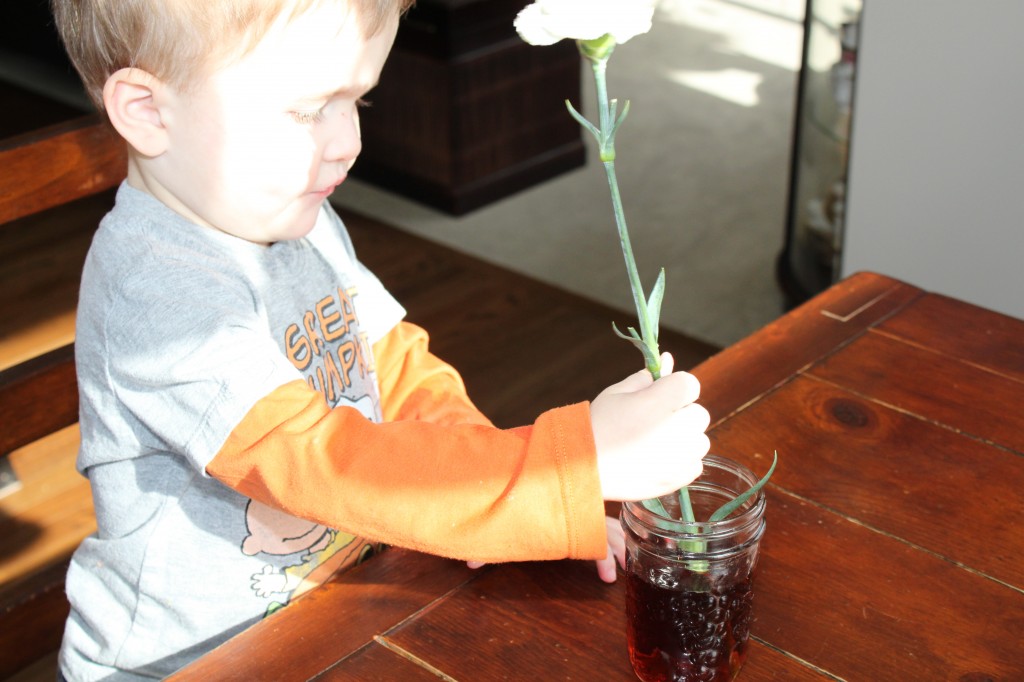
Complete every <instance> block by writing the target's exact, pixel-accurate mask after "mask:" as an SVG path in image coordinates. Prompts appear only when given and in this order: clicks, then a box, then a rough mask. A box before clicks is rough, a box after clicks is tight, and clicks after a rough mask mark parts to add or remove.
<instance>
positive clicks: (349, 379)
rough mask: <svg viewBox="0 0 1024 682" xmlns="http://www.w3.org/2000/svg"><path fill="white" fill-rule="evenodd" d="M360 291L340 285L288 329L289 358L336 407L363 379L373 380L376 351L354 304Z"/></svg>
mask: <svg viewBox="0 0 1024 682" xmlns="http://www.w3.org/2000/svg"><path fill="white" fill-rule="evenodd" d="M358 293H359V291H358V289H357V288H356V287H349V288H347V289H342V288H340V287H339V288H338V289H337V290H336V291H335V293H333V294H330V295H328V296H324V297H323V298H321V299H320V300H319V301H317V302H316V303H315V304H314V305H313V306H312V309H310V310H306V311H305V312H304V313H303V315H302V321H301V322H294V323H292V324H290V325H288V327H287V328H286V329H285V332H284V338H283V342H284V349H285V354H286V355H287V356H288V359H289V360H290V361H291V363H292V365H293V366H294V367H295V368H296V369H298V370H299V371H300V372H302V374H303V375H304V376H305V377H306V381H307V382H308V383H309V385H310V387H312V388H313V389H315V390H317V391H320V393H322V394H323V396H324V398H326V399H327V404H328V405H331V406H332V407H333V406H335V405H337V404H338V402H339V401H340V400H341V399H342V397H344V396H348V395H350V394H351V393H352V391H353V389H354V387H355V386H357V385H358V384H359V383H360V382H366V381H371V380H372V379H371V373H372V372H373V354H372V353H371V351H370V343H369V340H368V338H367V336H366V334H365V333H363V332H362V331H360V330H359V318H358V316H357V315H356V309H355V305H354V303H353V299H354V298H355V296H356V295H357V294H358ZM371 414H373V413H371ZM377 416H378V417H379V414H378V415H377Z"/></svg>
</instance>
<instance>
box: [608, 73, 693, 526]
mask: <svg viewBox="0 0 1024 682" xmlns="http://www.w3.org/2000/svg"><path fill="white" fill-rule="evenodd" d="M590 64H591V66H592V68H593V71H594V85H595V87H596V90H597V110H598V121H599V128H598V130H599V132H600V137H599V138H598V144H599V146H600V155H601V162H602V163H603V164H604V170H605V175H607V177H608V190H609V191H610V193H611V198H612V209H613V211H614V213H615V227H616V228H617V229H618V232H619V244H620V246H621V247H622V256H623V258H624V259H625V261H626V273H627V274H628V276H629V286H630V288H631V289H632V291H633V303H634V304H635V305H636V313H637V319H638V320H639V323H640V338H641V340H642V342H643V343H644V345H646V346H647V348H648V349H649V351H650V352H648V353H645V356H646V358H647V369H648V370H649V371H650V372H651V375H652V376H653V377H654V378H655V379H658V378H659V377H660V376H661V357H660V354H659V353H658V331H657V330H656V329H652V328H651V326H652V325H651V316H650V313H649V311H648V309H647V302H646V300H645V298H644V289H643V284H642V283H641V282H640V273H639V271H638V270H637V267H636V258H635V257H634V256H633V246H632V243H631V242H630V239H629V229H628V227H627V226H626V213H625V211H624V210H623V208H622V196H621V195H620V194H619V182H618V178H617V177H616V175H615V132H616V130H615V128H616V125H615V121H614V120H613V119H614V116H615V112H614V107H613V104H612V102H611V101H610V100H609V99H608V79H607V65H608V60H607V58H605V59H590ZM679 508H680V510H681V512H682V517H683V519H682V520H683V521H685V522H686V523H693V522H694V521H695V519H694V515H693V504H692V503H691V501H690V491H689V490H687V489H686V487H683V488H680V490H679Z"/></svg>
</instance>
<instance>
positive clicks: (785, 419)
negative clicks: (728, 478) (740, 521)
mask: <svg viewBox="0 0 1024 682" xmlns="http://www.w3.org/2000/svg"><path fill="white" fill-rule="evenodd" d="M712 439H713V442H714V450H715V451H716V452H718V453H719V454H723V455H726V456H728V457H732V458H734V459H736V460H738V461H741V462H744V463H745V464H747V465H748V466H750V467H751V468H753V469H754V470H755V471H763V470H764V469H765V468H766V467H767V465H768V463H769V462H770V457H771V452H772V450H773V449H777V450H778V451H779V457H780V464H779V467H778V470H777V471H776V473H775V475H774V476H773V478H772V485H773V486H775V487H778V488H782V489H785V490H786V491H787V492H790V493H792V494H794V495H796V496H798V497H800V498H801V499H808V500H814V502H815V503H816V504H818V505H820V506H822V507H823V508H826V509H829V510H830V511H833V512H835V513H836V514H839V515H841V516H844V517H847V518H850V519H855V520H856V521H857V522H858V523H863V524H865V525H867V526H869V527H871V528H875V529H878V530H879V531H881V532H883V533H888V534H891V535H893V536H895V537H899V538H902V539H903V540H905V541H906V542H908V543H912V544H914V545H917V546H920V547H922V548H924V549H926V550H928V551H930V552H934V553H935V554H937V555H939V556H942V557H945V558H947V559H948V560H950V561H953V562H956V563H959V564H962V565H964V566H969V567H971V568H973V569H974V570H976V571H978V572H980V573H983V574H986V575H989V576H992V577H993V578H995V579H997V580H1001V581H1004V582H1007V583H1010V584H1014V585H1024V562H1021V561H1020V557H1024V533H1022V532H1021V528H1024V504H1022V503H1021V492H1020V491H1021V490H1024V467H1022V466H1020V455H1018V454H1016V453H1012V452H1007V451H1006V450H1005V449H1003V448H998V447H994V446H992V445H990V444H987V443H985V442H982V441H980V440H978V439H976V438H971V437H968V436H966V435H963V434H958V433H956V432H953V431H951V430H950V429H949V428H946V427H944V426H942V425H939V424H935V423H933V422H931V421H928V420H924V419H920V418H918V417H916V416H912V415H909V414H907V413H905V412H902V411H900V410H895V409H892V408H890V407H886V406H885V405H883V404H880V403H878V402H874V401H872V400H869V399H866V398H863V397H861V396H859V395H857V394H854V393H851V392H849V391H847V390H844V389H842V388H839V387H837V386H834V385H832V384H830V383H826V382H822V381H819V380H816V379H814V378H813V377H801V378H797V379H795V380H794V381H792V382H789V383H787V384H786V385H784V386H782V387H781V388H779V389H778V390H777V391H776V392H775V393H774V394H773V395H772V398H771V400H763V401H760V402H758V403H756V404H754V405H752V406H751V407H750V408H749V409H747V410H744V411H743V412H742V413H741V414H739V415H737V416H736V417H734V418H733V419H731V420H729V421H728V422H726V423H725V424H722V425H721V426H719V427H718V428H717V429H715V431H714V432H713V434H712ZM883 481H884V482H885V483H884V484H883V483H880V482H883ZM980 529H984V530H983V531H980Z"/></svg>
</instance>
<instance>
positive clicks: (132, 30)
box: [52, 0, 415, 109]
mask: <svg viewBox="0 0 1024 682" xmlns="http://www.w3.org/2000/svg"><path fill="white" fill-rule="evenodd" d="M327 1H329V0H52V6H53V15H54V20H55V22H56V25H57V30H58V31H59V32H60V35H61V39H62V40H63V41H64V47H65V49H66V50H67V52H68V56H69V57H70V58H71V62H72V63H73V64H74V66H75V69H76V70H77V71H78V73H79V75H80V76H81V77H82V82H83V84H84V85H85V89H86V93H87V94H88V95H89V98H90V99H91V100H92V101H93V103H94V104H96V106H97V107H98V108H100V109H102V108H103V86H104V84H105V83H106V81H107V79H108V78H109V77H110V76H111V75H112V74H114V73H115V72H116V71H118V70H119V69H122V68H126V67H134V68H139V69H142V70H143V71H147V72H149V73H151V74H152V75H154V76H156V77H157V78H159V79H160V80H162V81H164V82H166V83H169V84H170V85H173V86H175V87H177V88H181V89H188V87H189V85H190V84H191V83H193V82H195V81H196V80H197V79H198V78H199V77H201V76H202V74H203V72H204V69H206V68H209V67H210V66H211V65H217V64H223V63H225V62H227V61H229V60H231V59H238V58H241V57H242V56H244V55H245V54H246V53H248V51H249V50H251V49H252V48H253V47H254V46H255V45H256V44H257V43H258V42H259V41H260V39H261V38H262V37H263V36H264V35H265V34H266V32H267V30H268V29H269V28H270V26H271V25H272V24H273V23H274V21H275V20H277V18H278V17H280V16H282V15H284V14H287V17H288V19H289V20H290V19H294V18H295V17H297V16H299V15H301V14H302V13H303V12H305V11H307V10H309V9H310V8H311V7H313V6H314V5H318V4H323V3H324V2H327ZM333 1H334V2H336V3H337V4H339V5H348V7H349V11H351V12H353V13H354V15H355V17H356V19H357V21H359V22H360V24H361V26H362V29H363V32H364V34H365V35H367V36H372V35H374V34H376V33H377V31H379V30H380V29H381V27H382V26H383V25H384V24H385V22H386V21H387V20H388V19H389V18H390V17H392V16H396V15H398V14H400V13H402V12H404V11H405V10H407V9H408V8H409V7H410V6H411V5H412V4H413V2H414V1H415V0H333Z"/></svg>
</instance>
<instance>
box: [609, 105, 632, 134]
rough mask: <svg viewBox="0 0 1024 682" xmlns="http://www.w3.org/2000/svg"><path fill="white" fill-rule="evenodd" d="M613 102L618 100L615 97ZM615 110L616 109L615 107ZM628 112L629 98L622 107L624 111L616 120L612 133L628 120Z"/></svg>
mask: <svg viewBox="0 0 1024 682" xmlns="http://www.w3.org/2000/svg"><path fill="white" fill-rule="evenodd" d="M612 102H618V100H615V99H613V100H612ZM613 111H614V109H613ZM628 113H629V100H628V99H627V100H626V103H625V104H624V105H623V107H622V113H621V114H620V115H619V117H618V118H617V119H616V120H615V125H613V126H612V131H613V132H612V134H613V135H614V134H615V133H614V131H616V130H618V129H619V126H620V125H622V122H623V121H625V120H626V114H628Z"/></svg>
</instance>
